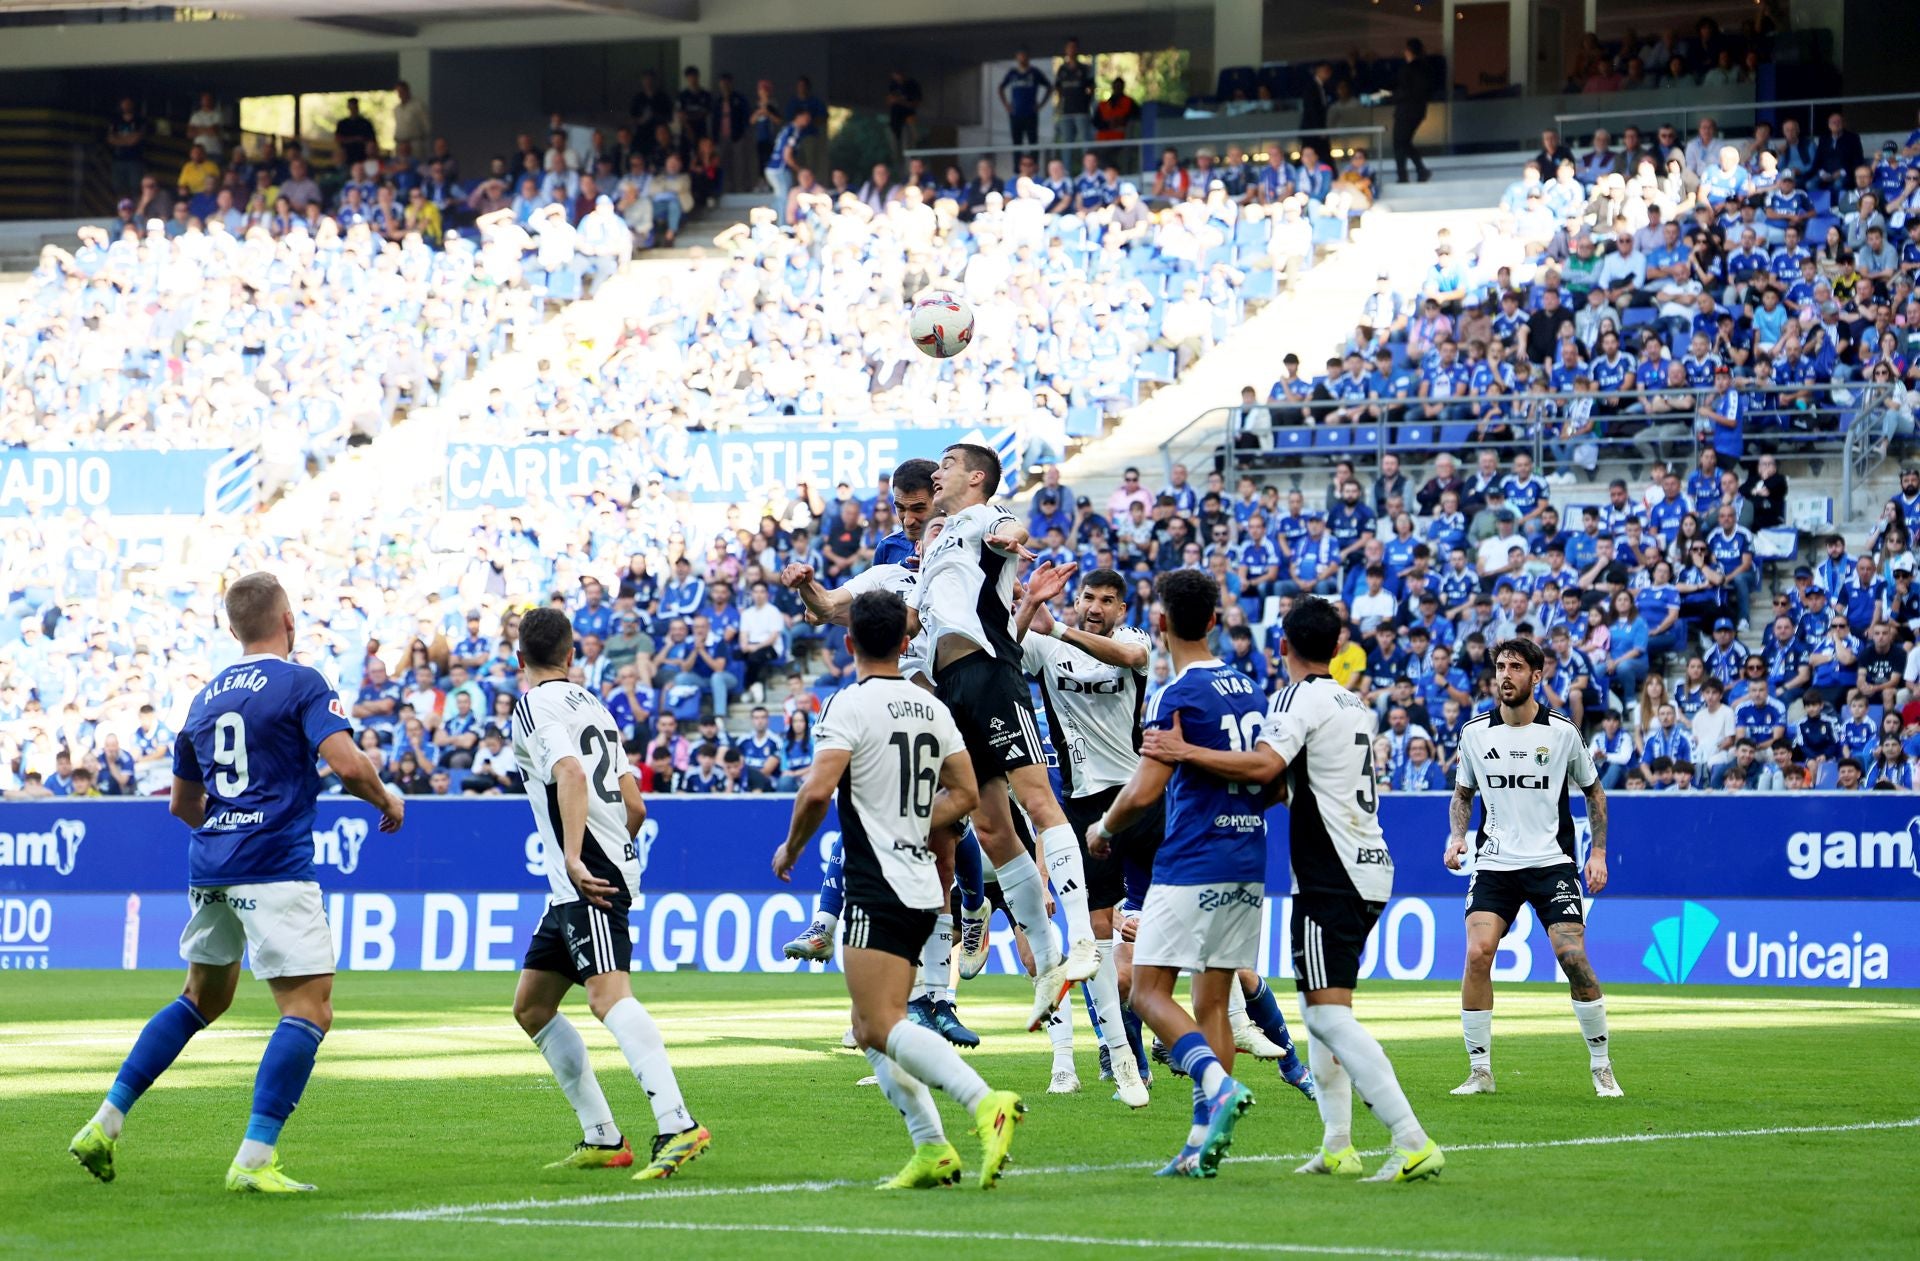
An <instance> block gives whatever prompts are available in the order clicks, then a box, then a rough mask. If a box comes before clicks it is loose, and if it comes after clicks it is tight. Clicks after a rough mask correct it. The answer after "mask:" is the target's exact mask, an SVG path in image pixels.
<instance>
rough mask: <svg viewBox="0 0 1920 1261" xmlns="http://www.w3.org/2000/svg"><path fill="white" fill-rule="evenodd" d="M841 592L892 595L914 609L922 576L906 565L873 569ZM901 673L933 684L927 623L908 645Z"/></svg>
mask: <svg viewBox="0 0 1920 1261" xmlns="http://www.w3.org/2000/svg"><path fill="white" fill-rule="evenodd" d="M840 589H841V590H842V591H845V592H847V593H848V595H849V596H861V595H865V594H866V593H867V592H869V591H891V592H893V593H894V594H895V595H897V596H899V597H900V598H901V599H902V600H905V601H906V602H907V603H908V604H909V605H913V604H915V602H916V601H917V599H918V596H919V590H920V576H919V575H918V574H916V573H914V572H913V570H911V569H908V568H907V567H906V566H905V565H871V566H869V567H868V568H866V569H863V570H861V571H860V572H859V573H857V574H855V575H854V576H853V577H852V578H849V579H848V580H847V582H846V584H845V585H844V586H842V587H841V588H840ZM900 673H902V674H904V675H906V676H907V677H908V678H910V679H911V678H913V677H914V676H916V675H919V676H922V677H924V678H926V679H928V681H931V680H932V677H933V663H932V658H931V657H929V656H928V654H927V628H926V624H925V623H924V622H922V623H921V626H920V633H919V634H918V635H915V636H914V637H913V638H912V639H911V640H909V641H908V643H907V655H906V656H904V657H902V658H900Z"/></svg>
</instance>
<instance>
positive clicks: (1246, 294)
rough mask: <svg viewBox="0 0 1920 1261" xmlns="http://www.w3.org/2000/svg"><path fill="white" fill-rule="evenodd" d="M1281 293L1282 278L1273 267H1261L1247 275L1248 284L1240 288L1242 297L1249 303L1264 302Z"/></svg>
mask: <svg viewBox="0 0 1920 1261" xmlns="http://www.w3.org/2000/svg"><path fill="white" fill-rule="evenodd" d="M1279 291H1280V277H1279V276H1278V275H1276V274H1275V273H1274V270H1273V268H1271V267H1261V268H1258V269H1256V270H1253V271H1250V272H1248V273H1247V280H1246V283H1245V284H1243V285H1241V286H1240V296H1241V297H1243V298H1245V299H1247V300H1248V301H1249V302H1264V301H1265V300H1266V299H1268V298H1271V297H1273V296H1274V295H1275V294H1277V293H1278V292H1279Z"/></svg>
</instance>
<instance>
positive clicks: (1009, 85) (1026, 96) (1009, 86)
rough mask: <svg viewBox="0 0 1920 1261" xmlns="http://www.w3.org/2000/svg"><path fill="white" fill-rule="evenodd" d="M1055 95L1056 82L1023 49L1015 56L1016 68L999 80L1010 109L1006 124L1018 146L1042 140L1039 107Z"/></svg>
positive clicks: (1003, 101) (1002, 98)
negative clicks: (1054, 85) (1054, 83)
mask: <svg viewBox="0 0 1920 1261" xmlns="http://www.w3.org/2000/svg"><path fill="white" fill-rule="evenodd" d="M1052 94H1053V81H1052V80H1051V79H1049V78H1047V75H1046V72H1045V71H1043V70H1041V69H1040V67H1038V66H1036V65H1034V64H1033V61H1032V59H1031V58H1029V57H1028V56H1027V50H1026V49H1024V48H1022V49H1020V50H1019V51H1017V52H1015V53H1014V55H1013V68H1012V69H1010V70H1008V71H1007V73H1006V74H1004V75H1003V76H1001V79H1000V105H1001V107H1002V108H1004V109H1005V110H1006V111H1007V126H1008V127H1009V128H1010V129H1011V130H1012V132H1013V143H1014V144H1015V145H1023V144H1025V145H1030V144H1037V143H1039V140H1040V108H1041V106H1043V105H1045V104H1046V103H1047V98H1048V97H1050V96H1051V95H1052Z"/></svg>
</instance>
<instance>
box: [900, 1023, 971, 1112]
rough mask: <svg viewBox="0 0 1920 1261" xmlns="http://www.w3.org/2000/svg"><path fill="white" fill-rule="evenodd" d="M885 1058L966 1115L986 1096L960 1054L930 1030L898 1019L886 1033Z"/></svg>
mask: <svg viewBox="0 0 1920 1261" xmlns="http://www.w3.org/2000/svg"><path fill="white" fill-rule="evenodd" d="M887 1058H888V1059H890V1060H892V1061H893V1062H894V1063H895V1064H898V1065H899V1066H900V1067H901V1068H904V1069H906V1070H907V1071H908V1072H909V1073H912V1074H913V1075H914V1076H915V1077H917V1078H919V1079H920V1080H921V1081H923V1082H925V1083H926V1084H927V1085H929V1086H934V1087H937V1088H939V1089H941V1090H943V1091H945V1092H946V1093H947V1095H948V1097H949V1098H951V1099H952V1100H953V1101H954V1102H955V1103H957V1104H959V1105H960V1106H961V1107H963V1108H965V1109H966V1110H967V1111H968V1112H972V1111H973V1110H974V1109H975V1108H977V1107H979V1106H980V1101H981V1100H982V1099H985V1098H986V1097H987V1095H988V1094H989V1093H990V1092H989V1090H988V1087H987V1083H986V1082H984V1081H982V1080H981V1079H980V1074H978V1073H976V1072H974V1071H973V1069H971V1068H969V1067H968V1066H967V1062H966V1061H965V1060H963V1059H961V1058H960V1053H959V1052H958V1051H956V1050H954V1049H953V1047H952V1045H951V1044H950V1043H948V1041H947V1040H946V1039H945V1038H943V1037H941V1036H940V1035H939V1034H937V1033H935V1032H934V1031H933V1030H931V1029H922V1028H921V1027H920V1026H919V1025H916V1024H914V1023H913V1022H912V1021H911V1020H902V1021H901V1022H900V1023H899V1024H897V1025H895V1026H894V1027H893V1028H892V1029H889V1030H888V1031H887Z"/></svg>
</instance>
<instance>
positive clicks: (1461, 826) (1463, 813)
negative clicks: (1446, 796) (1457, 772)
mask: <svg viewBox="0 0 1920 1261" xmlns="http://www.w3.org/2000/svg"><path fill="white" fill-rule="evenodd" d="M1472 822H1473V788H1472V786H1471V785H1467V784H1462V785H1461V786H1460V787H1458V788H1455V789H1454V790H1453V800H1452V801H1450V802H1448V803H1447V860H1446V861H1447V867H1448V869H1449V870H1452V871H1458V870H1460V864H1461V863H1462V862H1464V861H1465V860H1466V856H1467V825H1468V824H1469V823H1472Z"/></svg>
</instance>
